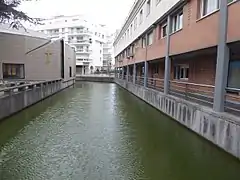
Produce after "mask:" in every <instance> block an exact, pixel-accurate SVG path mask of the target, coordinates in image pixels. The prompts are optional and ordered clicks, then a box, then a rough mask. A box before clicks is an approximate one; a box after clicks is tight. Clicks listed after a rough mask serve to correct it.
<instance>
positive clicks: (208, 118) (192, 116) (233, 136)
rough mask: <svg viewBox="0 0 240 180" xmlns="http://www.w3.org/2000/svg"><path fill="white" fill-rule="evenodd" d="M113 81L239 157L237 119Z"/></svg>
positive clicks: (239, 127)
mask: <svg viewBox="0 0 240 180" xmlns="http://www.w3.org/2000/svg"><path fill="white" fill-rule="evenodd" d="M115 82H116V83H117V84H118V85H119V86H121V87H122V88H124V89H126V90H128V91H129V92H130V93H132V94H134V95H135V96H137V97H138V98H140V99H142V100H143V101H145V102H147V103H148V104H150V105H151V106H153V107H155V108H156V109H158V110H160V111H161V112H162V113H164V114H166V115H168V116H169V117H171V118H172V119H174V120H176V121H177V122H179V123H180V124H182V125H183V126H185V127H187V128H188V129H190V130H192V131H194V132H195V133H197V134H198V135H200V136H201V137H203V138H205V139H207V140H209V141H210V142H212V143H213V144H215V145H217V146H218V147H220V148H221V149H223V150H225V151H227V152H228V153H230V154H232V155H233V156H235V157H237V158H240V122H239V119H238V118H237V117H235V116H232V115H230V114H227V113H216V112H214V111H213V110H212V109H210V108H208V107H205V106H201V105H200V104H197V103H193V102H189V101H186V100H184V99H182V98H178V97H175V96H171V95H166V94H164V93H162V92H160V91H157V90H154V89H151V88H146V87H144V86H140V85H137V84H133V83H131V82H127V81H125V80H121V79H118V78H116V79H115Z"/></svg>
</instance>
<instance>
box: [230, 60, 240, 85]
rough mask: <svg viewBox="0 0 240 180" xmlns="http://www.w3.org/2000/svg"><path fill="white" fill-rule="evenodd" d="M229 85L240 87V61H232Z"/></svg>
mask: <svg viewBox="0 0 240 180" xmlns="http://www.w3.org/2000/svg"><path fill="white" fill-rule="evenodd" d="M228 87H229V88H236V89H240V61H239V60H238V61H237V60H236V61H230V62H229V71H228Z"/></svg>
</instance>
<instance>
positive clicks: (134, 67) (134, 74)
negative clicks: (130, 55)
mask: <svg viewBox="0 0 240 180" xmlns="http://www.w3.org/2000/svg"><path fill="white" fill-rule="evenodd" d="M135 83H136V64H133V84H135Z"/></svg>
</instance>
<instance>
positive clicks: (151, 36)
mask: <svg viewBox="0 0 240 180" xmlns="http://www.w3.org/2000/svg"><path fill="white" fill-rule="evenodd" d="M152 43H153V31H152V32H150V33H149V34H148V35H147V45H148V46H149V45H151V44H152Z"/></svg>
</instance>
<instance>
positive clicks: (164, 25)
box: [161, 23, 167, 38]
mask: <svg viewBox="0 0 240 180" xmlns="http://www.w3.org/2000/svg"><path fill="white" fill-rule="evenodd" d="M166 36H167V23H165V24H163V25H162V28H161V37H162V38H164V37H166Z"/></svg>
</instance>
